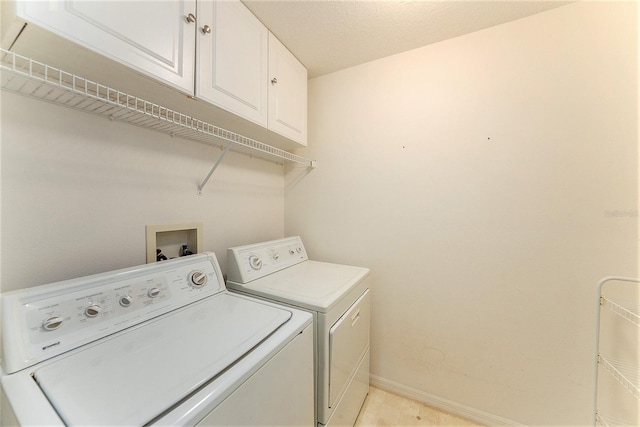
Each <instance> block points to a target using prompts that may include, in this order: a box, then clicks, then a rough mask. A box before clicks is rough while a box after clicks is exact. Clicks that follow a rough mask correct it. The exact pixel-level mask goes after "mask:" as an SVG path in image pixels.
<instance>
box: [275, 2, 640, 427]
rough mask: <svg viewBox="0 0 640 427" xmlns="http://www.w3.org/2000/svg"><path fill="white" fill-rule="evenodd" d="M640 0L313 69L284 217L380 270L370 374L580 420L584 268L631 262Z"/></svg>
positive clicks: (596, 270) (588, 336)
mask: <svg viewBox="0 0 640 427" xmlns="http://www.w3.org/2000/svg"><path fill="white" fill-rule="evenodd" d="M636 7H637V5H636V4H635V3H634V2H631V3H628V2H627V3H608V2H603V3H591V2H580V3H575V4H571V5H567V6H563V7H561V8H558V9H554V10H551V11H548V12H545V13H541V14H538V15H534V16H532V17H529V18H525V19H522V20H519V21H515V22H512V23H508V24H505V25H501V26H497V27H493V28H490V29H487V30H483V31H479V32H476V33H473V34H470V35H466V36H462V37H459V38H456V39H452V40H449V41H445V42H442V43H438V44H435V45H431V46H427V47H424V48H420V49H416V50H413V51H410V52H406V53H403V54H399V55H395V56H392V57H388V58H385V59H382V60H378V61H374V62H371V63H368V64H364V65H361V66H357V67H354V68H351V69H347V70H344V71H341V72H337V73H334V74H330V75H327V76H323V77H319V78H316V79H313V80H311V81H310V82H309V83H310V87H309V100H310V101H309V131H310V133H309V148H308V149H305V150H300V154H302V155H305V156H307V157H310V158H314V159H317V160H318V165H319V167H318V168H317V169H315V170H314V171H312V172H311V173H309V174H308V175H306V176H304V178H302V174H303V171H302V170H300V169H293V170H292V171H290V172H289V173H288V174H287V177H286V183H285V189H286V195H285V234H300V235H302V237H303V239H304V241H305V244H306V246H307V249H308V251H309V253H310V256H311V257H312V258H316V259H320V260H326V261H333V262H342V263H348V264H356V265H363V266H368V267H371V268H372V270H373V280H374V292H373V316H372V368H371V371H372V375H373V379H374V380H375V381H377V383H378V384H381V385H385V386H387V387H392V388H396V389H397V390H400V391H402V392H405V393H407V394H413V395H414V396H417V397H420V398H423V399H424V400H430V401H433V402H437V401H440V402H445V403H448V404H452V405H453V406H452V408H453V409H456V408H457V409H458V410H459V411H461V412H464V411H468V412H466V415H468V416H469V415H471V416H475V417H476V418H477V419H484V420H485V421H486V420H491V419H493V420H494V421H496V422H497V421H499V420H500V419H501V418H502V419H503V420H502V421H505V420H504V419H506V420H511V421H513V422H519V423H523V424H527V425H561V424H562V425H587V424H589V423H590V422H591V409H592V405H591V396H592V381H591V380H592V378H591V373H592V361H593V360H592V346H593V344H594V325H593V322H594V313H595V296H594V295H595V294H594V292H595V285H596V282H597V281H598V280H599V279H600V278H602V277H603V276H607V275H612V274H616V275H629V276H638V274H639V269H638V259H639V258H638V256H639V251H638V243H639V227H638V190H639V188H638V103H637V101H638V98H637V95H638V86H637V85H638V82H637V77H638V66H637V61H638V43H637V30H638V24H637V22H638V21H637V10H636Z"/></svg>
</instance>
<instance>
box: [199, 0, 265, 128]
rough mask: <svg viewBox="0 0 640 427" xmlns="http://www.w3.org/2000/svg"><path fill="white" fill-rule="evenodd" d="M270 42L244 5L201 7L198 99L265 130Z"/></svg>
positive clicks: (225, 3)
mask: <svg viewBox="0 0 640 427" xmlns="http://www.w3.org/2000/svg"><path fill="white" fill-rule="evenodd" d="M268 43H269V31H268V30H267V28H266V27H265V26H264V25H262V23H261V22H260V21H259V20H258V19H257V18H256V17H255V16H254V15H253V14H252V13H251V12H250V11H249V10H248V9H247V8H246V7H245V6H244V5H243V4H242V3H240V2H239V1H216V2H214V1H201V2H198V40H197V56H196V63H197V76H196V98H200V99H203V100H205V101H209V102H211V103H213V104H216V105H218V106H220V107H222V108H224V109H225V110H227V111H230V112H232V113H234V114H237V115H239V116H241V117H243V118H245V119H248V120H251V121H252V122H255V123H258V124H260V125H262V126H264V127H266V126H267V84H266V82H267V77H268V75H267V66H268Z"/></svg>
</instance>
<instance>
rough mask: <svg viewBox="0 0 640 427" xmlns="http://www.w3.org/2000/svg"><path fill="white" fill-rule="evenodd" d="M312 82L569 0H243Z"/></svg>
mask: <svg viewBox="0 0 640 427" xmlns="http://www.w3.org/2000/svg"><path fill="white" fill-rule="evenodd" d="M243 3H244V4H245V5H247V7H248V8H249V9H250V10H251V11H252V12H253V14H254V15H256V16H257V17H258V19H260V21H262V23H263V24H265V26H267V27H268V28H269V29H270V30H271V32H272V33H273V34H275V35H276V37H278V38H279V39H280V41H281V42H282V43H284V44H285V45H286V46H287V47H288V48H289V50H290V51H291V52H292V53H293V54H294V55H295V56H296V57H297V58H298V59H299V60H300V61H301V62H302V63H303V64H304V65H305V66H306V67H307V69H308V70H309V78H312V77H317V76H320V75H323V74H327V73H331V72H334V71H337V70H341V69H344V68H348V67H351V66H354V65H358V64H362V63H365V62H368V61H372V60H374V59H378V58H383V57H385V56H389V55H393V54H395V53H400V52H404V51H406V50H410V49H414V48H417V47H420V46H425V45H428V44H431V43H435V42H439V41H442V40H446V39H450V38H453V37H457V36H460V35H462V34H467V33H471V32H473V31H477V30H481V29H483V28H487V27H491V26H494V25H498V24H502V23H505V22H509V21H513V20H515V19H519V18H523V17H525V16H529V15H533V14H535V13H539V12H542V11H545V10H548V9H553V8H555V7H558V6H562V5H564V4H567V3H570V2H567V1H526V0H511V1H464V0H462V1H460V0H458V1H428V0H413V1H409V0H243Z"/></svg>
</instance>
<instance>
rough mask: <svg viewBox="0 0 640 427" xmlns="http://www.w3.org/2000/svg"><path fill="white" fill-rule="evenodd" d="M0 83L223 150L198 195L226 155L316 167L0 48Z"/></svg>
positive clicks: (236, 135)
mask: <svg viewBox="0 0 640 427" xmlns="http://www.w3.org/2000/svg"><path fill="white" fill-rule="evenodd" d="M0 83H1V88H2V90H6V91H9V92H14V93H18V94H21V95H25V96H28V97H31V98H36V99H39V100H42V101H46V102H49V103H53V104H56V105H62V106H65V107H69V108H72V109H76V110H80V111H84V112H87V113H91V114H95V115H99V116H102V117H106V118H108V119H109V120H117V121H121V122H125V123H129V124H132V125H135V126H139V127H143V128H146V129H150V130H155V131H157V132H161V133H163V134H166V135H170V136H172V137H175V136H178V137H182V138H185V139H188V140H191V141H195V142H200V143H203V144H206V145H210V146H215V147H219V148H221V149H223V152H222V154H221V155H220V157H219V158H218V159H217V161H216V162H215V164H214V165H213V167H212V168H211V170H210V171H209V174H208V175H207V177H206V178H205V179H204V180H203V182H202V183H201V184H200V185H199V186H198V194H202V190H203V188H204V186H205V185H206V184H207V182H208V181H209V178H211V175H212V174H213V172H214V171H215V170H216V168H217V167H218V165H219V164H220V162H221V161H222V159H223V158H224V156H225V155H226V154H227V153H228V152H229V151H235V152H238V153H242V154H246V155H250V156H252V157H257V158H260V159H262V160H267V161H270V162H273V163H276V164H280V165H282V164H285V163H297V164H303V165H304V164H306V165H307V167H309V168H315V167H316V162H315V161H314V160H309V159H306V158H304V157H301V156H298V155H296V154H293V153H290V152H288V151H285V150H281V149H279V148H276V147H273V146H270V145H267V144H265V143H262V142H260V141H256V140H255V139H251V138H248V137H246V136H243V135H240V134H238V133H235V132H231V131H229V130H226V129H223V128H221V127H218V126H215V125H213V124H210V123H207V122H204V121H202V120H198V119H196V118H193V117H191V116H187V115H185V114H182V113H179V112H177V111H174V110H171V109H169V108H167V107H163V106H161V105H158V104H155V103H152V102H149V101H146V100H144V99H142V98H138V97H136V96H133V95H130V94H127V93H125V92H122V91H119V90H117V89H113V88H111V87H108V86H105V85H102V84H100V83H96V82H93V81H91V80H87V79H85V78H83V77H79V76H76V75H74V74H72V73H68V72H66V71H63V70H61V69H58V68H55V67H51V66H49V65H47V64H44V63H41V62H38V61H35V60H33V59H31V58H28V57H25V56H22V55H19V54H16V53H15V52H11V51H8V50H6V49H0Z"/></svg>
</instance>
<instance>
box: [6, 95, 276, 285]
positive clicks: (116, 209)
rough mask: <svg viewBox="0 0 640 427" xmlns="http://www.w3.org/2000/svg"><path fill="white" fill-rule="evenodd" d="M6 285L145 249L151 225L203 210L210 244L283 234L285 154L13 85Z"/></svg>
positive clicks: (38, 280)
mask: <svg viewBox="0 0 640 427" xmlns="http://www.w3.org/2000/svg"><path fill="white" fill-rule="evenodd" d="M1 123H2V130H1V134H0V136H1V144H2V205H1V206H2V267H3V268H2V284H1V286H2V291H9V290H13V289H18V288H24V287H29V286H34V285H39V284H43V283H49V282H53V281H57V280H62V279H68V278H73V277H78V276H83V275H87V274H92V273H97V272H102V271H109V270H112V269H117V268H123V267H127V266H132V265H138V264H144V263H145V261H146V253H145V250H146V246H145V225H147V224H159V223H180V222H191V221H202V222H203V223H204V250H206V251H214V252H215V253H216V255H217V256H218V260H219V261H220V264H221V266H222V268H223V270H225V263H226V248H227V247H230V246H234V245H240V244H246V243H251V242H255V241H260V240H266V239H273V238H279V237H282V235H283V228H284V220H283V218H284V191H283V186H284V178H283V171H282V166H278V165H275V164H272V163H269V162H266V161H263V160H259V159H252V158H249V157H248V156H244V155H240V154H236V153H229V154H228V155H227V157H226V158H225V160H224V161H223V162H222V163H221V165H220V166H219V168H218V169H217V170H216V172H215V173H214V175H213V176H212V177H211V180H210V181H209V183H208V184H207V186H206V187H205V189H204V194H203V195H202V196H198V195H197V191H196V188H197V186H198V185H199V184H200V182H202V180H203V179H204V177H205V176H206V174H207V173H208V172H209V169H210V168H211V166H212V165H213V164H214V162H215V160H216V159H217V158H218V156H219V154H220V150H219V149H217V148H215V147H209V146H206V145H202V144H199V143H195V142H190V141H187V140H184V139H181V138H171V137H169V136H165V135H162V134H159V133H156V132H152V131H149V130H144V129H140V128H137V127H134V126H131V125H127V124H122V123H118V122H110V121H108V120H105V119H104V118H100V117H95V116H92V115H90V114H87V113H82V112H77V111H74V110H70V109H67V108H64V107H58V106H54V105H50V104H46V103H43V102H41V101H37V100H32V99H29V98H25V97H23V96H19V95H14V94H11V93H6V92H3V93H2V117H1Z"/></svg>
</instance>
